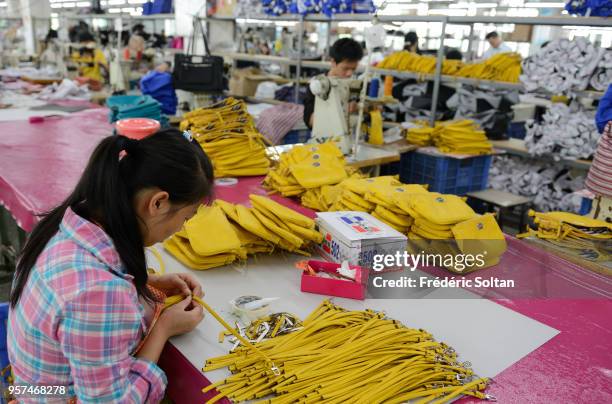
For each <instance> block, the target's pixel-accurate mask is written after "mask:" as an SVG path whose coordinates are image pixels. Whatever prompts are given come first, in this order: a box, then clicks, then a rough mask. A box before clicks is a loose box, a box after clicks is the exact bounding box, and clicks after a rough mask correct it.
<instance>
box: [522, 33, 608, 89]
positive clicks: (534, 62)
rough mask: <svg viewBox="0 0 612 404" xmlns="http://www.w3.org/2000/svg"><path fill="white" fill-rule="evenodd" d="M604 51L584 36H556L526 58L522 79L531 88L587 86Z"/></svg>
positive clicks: (523, 64) (526, 87) (584, 87)
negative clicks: (569, 37)
mask: <svg viewBox="0 0 612 404" xmlns="http://www.w3.org/2000/svg"><path fill="white" fill-rule="evenodd" d="M604 51H605V50H604V49H602V48H596V47H595V46H594V45H593V44H592V43H590V42H589V40H588V39H586V38H583V37H576V38H575V39H574V40H572V41H570V40H568V39H555V40H553V41H550V42H549V43H548V44H547V45H546V46H544V47H542V49H540V50H539V51H538V52H537V53H536V54H535V55H533V56H530V57H528V58H527V59H525V60H523V63H522V66H523V74H521V76H520V79H521V82H522V83H523V85H524V86H525V89H526V90H527V91H535V90H538V89H544V90H547V91H550V92H552V93H555V94H568V93H571V92H572V91H581V90H585V89H586V88H587V87H588V85H589V82H590V79H591V76H592V75H593V73H594V71H595V69H596V68H597V66H598V64H599V61H600V60H601V58H602V57H603V54H604Z"/></svg>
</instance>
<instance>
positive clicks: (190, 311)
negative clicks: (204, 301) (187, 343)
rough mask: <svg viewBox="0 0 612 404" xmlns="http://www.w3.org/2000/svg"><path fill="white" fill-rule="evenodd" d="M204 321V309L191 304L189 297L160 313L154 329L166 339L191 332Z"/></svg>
mask: <svg viewBox="0 0 612 404" xmlns="http://www.w3.org/2000/svg"><path fill="white" fill-rule="evenodd" d="M202 319H204V309H203V308H202V306H200V305H199V304H192V301H191V295H188V296H187V297H186V298H185V299H184V300H182V301H180V302H178V303H177V304H175V305H173V306H170V307H168V308H167V309H166V310H164V311H163V312H162V314H161V315H160V316H159V319H158V320H157V323H156V324H155V328H158V327H159V330H160V331H161V332H163V333H164V335H165V336H166V337H167V338H170V337H174V336H175V335H181V334H185V333H188V332H189V331H192V330H193V329H194V328H196V327H197V325H198V324H200V322H201V321H202Z"/></svg>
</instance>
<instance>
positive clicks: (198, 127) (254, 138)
mask: <svg viewBox="0 0 612 404" xmlns="http://www.w3.org/2000/svg"><path fill="white" fill-rule="evenodd" d="M180 128H181V130H190V131H191V133H192V134H193V137H194V138H195V139H196V140H197V141H198V143H199V144H200V145H201V146H202V148H203V149H204V151H205V152H206V154H208V156H209V157H210V159H211V160H212V163H213V166H214V169H215V176H216V177H229V176H234V177H239V176H250V175H265V174H267V172H268V169H269V167H270V161H269V160H268V157H267V156H266V145H265V143H264V140H265V139H264V137H263V135H262V134H261V133H259V131H257V129H256V128H255V123H254V121H253V118H252V117H251V115H250V114H249V113H248V111H247V108H246V104H245V103H244V101H242V100H236V99H234V98H231V97H230V98H226V99H224V100H223V101H220V102H218V103H216V104H214V105H212V106H210V107H208V108H200V109H197V110H195V111H191V112H189V113H187V114H185V116H184V119H183V121H181V124H180Z"/></svg>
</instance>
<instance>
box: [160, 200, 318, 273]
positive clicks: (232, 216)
mask: <svg viewBox="0 0 612 404" xmlns="http://www.w3.org/2000/svg"><path fill="white" fill-rule="evenodd" d="M249 198H250V200H251V204H252V205H253V207H252V208H248V207H246V206H243V205H234V204H231V203H229V202H226V201H223V200H217V201H215V203H214V205H213V206H201V207H200V208H199V209H198V212H197V214H196V215H195V216H194V217H193V218H191V219H190V220H188V221H187V222H186V223H185V226H184V228H183V229H182V230H181V231H179V232H178V233H176V234H175V235H174V236H172V237H171V238H170V239H168V240H167V241H166V242H165V243H164V247H165V248H166V249H167V250H168V251H169V252H170V253H171V254H172V255H174V256H175V257H176V258H177V259H178V260H179V261H181V262H182V263H183V264H185V265H186V266H188V267H190V268H193V269H198V270H201V269H209V268H214V267H219V266H223V265H227V264H231V263H233V262H234V261H236V260H245V259H246V258H247V255H252V254H256V253H261V252H264V253H270V252H272V251H273V250H274V249H275V248H281V249H283V250H287V251H291V252H296V253H300V254H305V255H308V252H307V251H306V250H307V249H308V247H309V245H310V244H311V243H317V244H318V243H320V242H321V241H322V235H321V233H319V232H318V231H317V230H316V229H315V222H314V220H313V219H310V218H308V217H306V216H304V215H302V214H300V213H298V212H296V211H294V210H292V209H290V208H287V207H285V206H283V205H281V204H279V203H277V202H274V201H273V200H271V199H269V198H266V197H264V196H260V195H250V196H249Z"/></svg>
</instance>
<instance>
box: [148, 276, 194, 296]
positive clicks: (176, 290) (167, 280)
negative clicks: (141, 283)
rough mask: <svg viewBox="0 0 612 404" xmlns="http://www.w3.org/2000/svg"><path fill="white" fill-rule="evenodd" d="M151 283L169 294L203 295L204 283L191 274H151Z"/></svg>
mask: <svg viewBox="0 0 612 404" xmlns="http://www.w3.org/2000/svg"><path fill="white" fill-rule="evenodd" d="M148 283H149V285H151V286H153V287H155V288H157V289H160V290H161V291H163V292H164V293H165V294H166V295H167V296H173V295H184V296H187V295H192V294H193V295H196V296H198V297H202V296H203V295H204V293H203V292H202V285H200V282H198V280H197V279H196V278H195V277H194V276H193V275H191V274H164V275H149V282H148Z"/></svg>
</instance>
